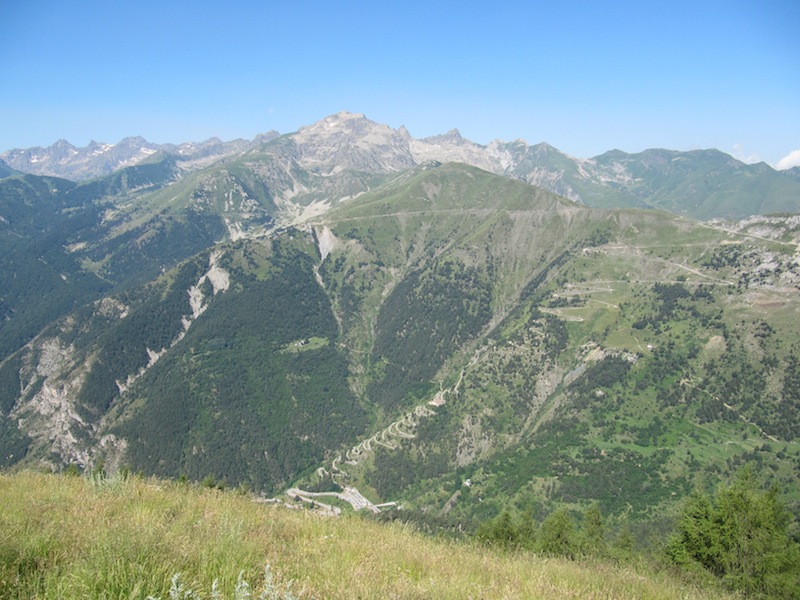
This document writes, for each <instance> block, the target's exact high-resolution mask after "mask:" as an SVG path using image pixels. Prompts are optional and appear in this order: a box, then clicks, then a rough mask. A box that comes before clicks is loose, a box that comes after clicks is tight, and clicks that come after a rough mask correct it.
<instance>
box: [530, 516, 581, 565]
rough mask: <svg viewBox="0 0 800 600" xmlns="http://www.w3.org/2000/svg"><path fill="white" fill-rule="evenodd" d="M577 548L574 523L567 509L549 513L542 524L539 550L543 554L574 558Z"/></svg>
mask: <svg viewBox="0 0 800 600" xmlns="http://www.w3.org/2000/svg"><path fill="white" fill-rule="evenodd" d="M577 546H578V544H577V540H576V534H575V521H574V520H573V519H572V516H571V515H570V514H569V512H568V511H567V509H565V508H561V509H559V510H557V511H555V512H553V513H550V515H548V517H547V518H546V519H545V520H544V521H543V522H542V529H541V531H540V534H539V550H540V551H541V552H543V553H545V554H552V555H555V556H566V557H569V558H574V557H575V554H576V551H577Z"/></svg>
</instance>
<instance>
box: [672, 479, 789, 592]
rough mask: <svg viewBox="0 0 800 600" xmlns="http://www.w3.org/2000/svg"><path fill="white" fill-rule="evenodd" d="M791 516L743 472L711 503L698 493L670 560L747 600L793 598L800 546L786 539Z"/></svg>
mask: <svg viewBox="0 0 800 600" xmlns="http://www.w3.org/2000/svg"><path fill="white" fill-rule="evenodd" d="M790 520H791V519H790V515H789V513H788V511H787V510H786V508H785V506H784V504H783V502H782V501H781V500H780V498H779V496H778V492H777V490H776V489H775V488H772V489H770V490H767V491H764V490H761V489H759V486H758V485H757V482H756V479H755V476H754V473H753V470H752V469H751V468H745V469H743V470H742V471H741V472H740V473H739V475H738V476H737V478H736V480H735V481H734V483H733V484H732V485H730V486H725V487H722V488H721V489H720V490H719V491H718V492H717V495H716V497H715V498H714V499H713V500H712V499H710V498H709V497H708V496H707V495H706V494H703V493H697V494H695V495H694V496H693V497H692V498H691V499H690V500H689V502H688V503H687V505H686V507H685V508H684V510H683V514H682V515H681V519H680V522H679V523H678V526H677V530H676V532H675V534H674V535H673V537H672V539H671V540H670V542H669V544H668V547H667V553H668V555H669V556H670V558H671V559H672V560H673V561H674V562H676V563H678V564H680V565H682V566H684V567H687V568H689V569H694V570H697V569H704V570H706V571H709V572H711V573H713V574H714V575H716V576H717V577H720V578H721V579H722V580H723V581H725V583H726V584H727V585H728V586H729V587H731V588H733V589H737V590H741V591H744V592H746V593H748V594H765V595H768V596H771V597H776V598H792V597H795V598H796V597H797V590H800V545H798V544H797V542H796V541H794V540H792V538H791V536H790V535H789V524H790Z"/></svg>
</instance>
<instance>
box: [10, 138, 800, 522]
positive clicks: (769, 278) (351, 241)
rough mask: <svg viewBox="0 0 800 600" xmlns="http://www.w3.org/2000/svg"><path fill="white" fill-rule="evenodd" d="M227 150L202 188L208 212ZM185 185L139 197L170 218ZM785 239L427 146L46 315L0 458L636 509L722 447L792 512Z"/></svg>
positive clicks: (21, 377) (448, 505) (414, 500)
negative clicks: (426, 151)
mask: <svg viewBox="0 0 800 600" xmlns="http://www.w3.org/2000/svg"><path fill="white" fill-rule="evenodd" d="M288 143H290V142H289V141H288V140H286V139H281V138H279V139H277V140H274V141H273V142H271V144H272V146H271V147H273V148H274V147H276V145H279V144H288ZM263 151H264V152H266V150H263ZM254 156H256V154H253V156H251V157H250V158H248V159H247V160H248V161H250V162H251V163H253V161H255V158H253V157H254ZM242 160H244V159H242ZM259 160H260V159H259ZM256 162H257V161H256ZM242 164H244V163H242ZM264 164H267V163H264ZM269 164H273V163H269ZM240 166H241V165H240V164H239V163H236V162H235V161H234V162H232V163H230V164H227V165H225V167H224V168H222V167H219V168H218V169H217V170H216V171H213V177H219V179H213V177H212V175H209V173H211V172H206V174H205V175H204V177H206V179H202V181H205V182H206V183H207V184H208V185H206V187H204V188H202V189H204V190H206V191H207V193H205V194H204V195H202V199H203V200H204V201H207V203H209V205H211V204H214V203H217V205H218V208H219V207H220V206H221V207H222V208H224V207H225V202H226V197H225V195H224V194H222V195H219V194H217V192H219V193H220V194H221V192H220V190H222V189H223V187H224V186H223V179H224V178H228V179H227V180H228V181H230V180H232V179H231V178H238V179H237V181H239V182H242V181H245V180H246V178H247V177H249V175H247V173H252V172H254V171H253V170H252V169H251V170H250V171H248V170H237V169H239V168H240ZM265 168H266V167H265ZM242 169H243V167H242ZM281 172H282V173H289V172H290V171H281ZM318 176H319V177H320V178H321V177H322V175H319V174H318ZM387 177H388V176H386V175H383V176H381V178H382V179H386V178H387ZM212 179H213V182H214V185H216V186H217V187H216V188H215V187H214V185H212V184H211V183H209V182H211V181H212ZM378 179H379V178H377V177H376V178H374V179H370V180H369V183H370V184H375V183H378ZM200 181H201V177H200V175H197V176H196V177H195V176H187V177H186V178H185V179H184V180H183V181H182V182H181V183H180V186H181V187H178V188H174V189H172V188H164V189H162V190H160V191H155V192H152V194H151V195H150V196H148V198H150V199H151V202H152V203H153V205H159V202H160V201H158V202H157V201H156V198H161V199H162V200H163V199H165V198H167V196H169V198H168V199H170V200H174V203H173V204H172V205H171V207H172V208H171V209H170V210H171V211H172V212H169V211H168V214H169V215H171V218H174V219H178V217H176V216H175V215H183V214H194V213H192V212H189V213H184V212H181V211H185V210H189V207H191V206H196V203H192V202H191V201H190V199H191V198H192V194H194V193H195V191H196V190H198V189H201V187H202V186H200V187H198V186H199V184H200ZM359 181H361V184H359V185H360V186H361V189H363V187H364V186H365V185H366V182H367V178H366V176H364V179H361V180H359ZM358 187H359V186H356V188H358ZM243 189H244V188H243ZM248 189H249V190H250V191H248V192H247V196H248V197H250V198H252V197H255V196H256V195H257V194H256V192H255V191H253V190H252V189H250V188H248ZM298 189H299V188H298ZM309 189H310V188H309ZM354 189H355V188H354ZM191 190H195V191H191ZM215 190H216V191H215ZM262 191H263V194H262V195H263V203H262V204H261V206H262V208H263V207H266V208H264V210H265V211H267V212H268V210H277V209H278V208H279V205H280V202H276V201H275V199H276V198H277V196H276V195H274V194H273V195H269V194H268V191H269V190H262ZM184 192H185V193H184ZM212 192H213V193H212ZM259 193H261V192H259ZM309 193H310V192H309ZM233 196H236V197H237V198H239V197H241V196H242V195H241V194H239V195H238V196H237V195H236V194H233ZM233 196H229V197H228V200H227V201H228V202H231V200H230V198H231V197H233ZM259 197H260V196H259ZM268 197H269V198H272V200H273V203H272V204H268V203H267V198H268ZM198 198H199V197H198ZM306 200H307V201H308V202H309V203H310V204H312V205H313V203H314V201H315V197H312V196H308V197H307V198H306ZM267 209H268V210H267ZM147 210H149V209H147V205H146V204H144V205H143V208H142V211H143V213H142V214H145V213H147ZM210 212H211V214H218V213H214V212H213V211H210ZM147 214H150V213H147ZM265 214H266V213H265ZM153 218H155V217H153ZM209 218H210V217H209ZM259 218H260V217H259ZM265 218H266V217H265ZM183 219H184V217H181V219H179V220H180V222H185V221H184V220H183ZM216 222H217V223H218V224H219V223H221V224H222V226H223V227H224V230H227V231H228V232H229V233H230V232H231V231H236V228H235V227H234V228H231V223H226V222H225V219H224V215H223V216H222V217H219V218H218V219H217V221H216ZM265 222H266V221H265ZM205 231H208V229H206V230H205ZM231 237H237V236H231ZM797 238H798V222H797V219H796V218H795V219H792V218H777V217H775V218H761V219H754V220H753V221H752V222H751V223H750V224H749V225H742V226H741V227H740V228H739V229H738V230H737V231H733V230H732V229H729V230H723V229H720V228H712V227H710V226H707V225H699V224H696V223H693V222H690V221H687V220H685V219H681V218H678V217H675V216H674V215H669V214H666V213H662V212H655V211H637V210H632V209H631V210H619V209H617V210H611V209H609V210H596V209H590V208H587V207H584V206H581V205H578V204H575V203H573V202H570V201H568V200H565V199H563V198H561V197H559V196H556V195H553V194H551V193H549V192H546V191H543V190H542V189H539V188H536V187H533V186H530V185H528V184H526V183H523V182H520V181H516V180H511V179H508V178H504V177H500V176H497V175H492V174H490V173H488V172H486V171H482V170H480V169H477V168H474V167H469V166H465V165H462V164H454V163H449V164H439V163H426V164H423V165H421V166H418V167H416V168H413V169H411V170H407V171H403V172H402V173H400V174H397V175H395V176H394V177H393V178H392V179H390V180H389V181H387V182H386V183H383V184H382V185H380V186H378V187H375V189H373V190H372V191H369V192H367V193H363V194H361V195H359V196H357V197H355V198H352V199H350V200H347V201H345V202H341V203H339V204H338V205H336V206H334V207H333V208H331V209H330V210H327V211H326V212H324V213H323V214H321V215H320V216H317V217H313V216H311V217H308V218H307V219H306V221H305V224H304V225H302V227H301V228H286V229H283V230H276V231H273V232H272V233H271V234H270V235H269V236H264V235H262V236H260V237H258V238H255V239H251V238H248V237H244V238H242V239H237V240H236V241H231V242H226V243H221V244H216V245H213V246H211V247H210V249H205V250H202V251H201V252H200V253H199V254H194V255H192V257H191V258H189V259H188V260H186V261H184V262H181V263H180V264H179V266H177V267H176V268H167V269H165V272H164V273H163V274H162V275H160V276H159V277H158V278H157V279H155V280H153V281H150V282H149V283H147V284H146V285H134V284H128V285H127V286H126V287H125V289H124V291H120V290H119V289H117V290H116V291H115V292H114V293H113V294H110V295H102V297H100V296H101V294H98V296H97V298H93V299H91V300H92V301H91V302H89V303H88V304H86V305H84V306H83V307H81V308H79V309H78V310H76V311H73V312H70V313H69V315H68V316H67V317H64V318H60V319H59V320H57V321H56V322H55V323H54V324H52V325H50V326H49V327H47V328H45V329H44V330H43V331H41V333H39V335H38V336H37V337H36V339H35V340H34V341H33V342H31V343H29V344H27V345H26V346H25V347H24V348H23V349H22V350H20V351H18V352H15V353H13V354H11V355H10V356H9V357H8V358H6V359H5V360H4V361H3V363H2V365H1V366H0V378H2V381H3V392H2V394H3V395H2V402H0V408H1V409H2V414H3V421H2V423H3V428H4V429H3V430H2V432H0V434H1V435H2V440H3V446H2V455H1V456H0V458H2V460H3V461H4V463H5V464H11V463H16V462H19V461H20V460H22V461H23V462H28V463H35V462H38V461H42V462H47V463H50V464H53V465H56V466H58V465H63V464H66V463H69V462H73V461H74V462H79V463H81V464H84V465H92V464H97V463H98V462H99V461H101V460H103V461H105V462H106V465H107V466H108V468H113V467H117V466H128V467H130V468H132V469H135V470H142V471H144V472H148V473H154V474H158V475H164V476H174V477H179V476H181V475H186V476H187V477H189V478H192V479H197V480H200V479H203V478H207V477H210V478H212V479H213V480H215V481H222V480H224V481H225V482H226V483H228V484H230V485H236V484H240V483H247V484H248V485H250V486H251V487H254V488H257V489H260V490H264V491H267V492H270V493H274V492H278V491H281V490H282V489H285V487H287V486H289V485H290V484H292V483H297V482H299V483H300V484H302V485H305V486H317V487H318V488H321V487H326V486H327V487H332V486H333V485H334V484H336V485H345V484H346V485H352V486H356V487H357V488H358V489H359V490H360V491H361V492H362V493H363V494H365V495H366V496H367V497H368V498H369V499H371V500H372V501H373V502H375V503H378V502H379V501H401V502H403V504H404V506H405V507H406V511H405V514H409V515H414V516H416V518H419V519H430V520H436V521H438V522H440V523H442V524H453V525H454V526H457V525H460V526H462V527H465V528H470V527H475V526H476V525H477V523H478V522H479V521H481V520H486V519H488V518H492V517H494V516H495V515H497V514H499V513H500V511H501V510H502V508H505V507H512V508H514V509H515V510H518V511H520V512H525V511H529V512H531V513H532V514H534V515H536V516H537V518H539V517H542V516H543V515H546V514H548V513H549V512H550V510H551V509H552V508H553V506H555V505H566V506H568V507H570V508H575V509H581V508H583V507H584V506H585V505H588V503H592V502H597V503H598V504H599V505H600V506H601V508H602V509H603V511H604V512H605V513H609V514H614V515H622V514H629V515H633V516H634V517H635V518H637V519H648V520H653V519H656V518H660V517H663V516H665V515H668V514H669V511H670V510H671V509H670V507H671V506H673V505H674V502H675V500H676V499H677V498H679V497H681V496H683V495H685V494H687V493H689V492H690V491H691V489H692V488H693V487H694V486H695V485H701V486H704V485H711V484H713V483H714V482H716V481H718V480H719V478H720V476H721V475H724V474H725V473H727V472H731V471H733V470H735V469H736V468H737V466H738V465H739V464H741V463H743V462H756V463H757V464H759V465H761V466H763V467H764V468H765V469H768V471H769V473H771V474H772V476H773V478H774V479H775V480H777V481H778V482H779V483H780V485H781V486H782V487H783V488H785V490H786V491H787V493H788V494H789V495H790V497H791V498H793V499H794V500H795V501H796V500H797V498H798V497H800V485H798V476H797V473H798V472H800V471H798V467H800V462H798V461H799V459H798V447H797V444H796V442H797V436H798V433H797V432H798V430H799V429H800V427H798V424H799V423H800V383H798V382H800V367H798V339H800V337H798V336H799V335H800V331H798V328H799V327H800V319H798V316H799V315H798V309H799V307H798V300H797V298H798V294H797V291H798V280H799V277H800V273H799V271H800V267H798V260H797V241H798V239H797ZM146 239H150V238H146ZM145 247H146V246H145ZM132 256H135V255H132ZM409 414H413V415H414V417H413V418H406V415H409ZM399 422H402V425H398V423H399ZM379 432H386V433H385V434H382V436H379V437H377V438H375V437H374V436H375V434H376V433H379ZM369 439H376V440H377V441H376V443H373V444H364V443H362V442H364V441H365V440H369ZM378 442H380V443H378ZM332 463H335V465H336V466H335V468H334V465H333V464H332ZM319 467H322V469H319ZM331 477H333V479H331Z"/></svg>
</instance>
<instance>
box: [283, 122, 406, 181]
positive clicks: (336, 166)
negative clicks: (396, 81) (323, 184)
mask: <svg viewBox="0 0 800 600" xmlns="http://www.w3.org/2000/svg"><path fill="white" fill-rule="evenodd" d="M292 139H293V141H294V143H295V144H296V145H297V148H298V149H299V161H298V162H299V163H300V164H301V165H303V166H305V167H306V168H310V169H316V170H319V171H320V172H322V173H324V174H329V175H334V174H336V173H337V172H339V171H341V170H343V169H352V170H356V171H366V172H372V173H390V172H397V171H402V170H404V169H409V168H411V167H413V166H415V164H416V162H415V160H414V157H413V156H412V154H411V151H410V148H409V140H408V138H407V137H406V136H404V135H403V134H402V133H401V132H399V131H396V130H394V129H392V128H391V127H389V126H388V125H381V124H379V123H375V122H374V121H370V120H369V119H367V118H366V117H365V116H364V115H357V114H352V113H349V112H340V113H337V114H335V115H331V116H330V117H327V118H325V119H323V120H321V121H318V122H316V123H314V124H313V125H308V126H307V127H302V128H301V129H300V131H298V132H297V133H296V134H294V136H292Z"/></svg>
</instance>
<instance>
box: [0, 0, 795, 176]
mask: <svg viewBox="0 0 800 600" xmlns="http://www.w3.org/2000/svg"><path fill="white" fill-rule="evenodd" d="M0 74H1V76H0V151H3V150H8V149H11V148H27V147H32V146H48V145H50V144H52V143H54V142H55V141H56V140H58V139H67V140H68V141H70V142H71V143H72V144H74V145H76V146H84V145H86V144H87V143H89V141H90V140H96V141H100V142H107V143H112V144H113V143H116V142H118V141H120V140H121V139H122V138H124V137H126V136H134V135H141V136H144V137H145V138H147V139H148V140H149V141H151V142H155V143H167V142H170V143H181V142H185V141H201V140H204V139H207V138H209V137H212V136H216V137H220V138H222V139H224V140H230V139H235V138H246V139H251V138H253V137H255V135H257V134H258V133H263V132H266V131H269V130H277V131H279V132H280V133H290V132H292V131H296V130H297V129H299V128H300V127H301V126H303V125H307V124H310V123H313V122H315V121H317V120H319V119H322V118H324V117H326V116H328V115H330V114H333V113H336V112H339V111H341V110H347V111H350V112H354V113H363V114H365V115H366V116H367V117H368V118H370V119H372V120H373V121H377V122H379V123H386V124H388V125H390V126H391V127H394V128H398V127H400V126H401V125H405V126H406V128H407V129H408V130H409V132H410V133H411V135H413V136H414V137H418V138H419V137H425V136H429V135H436V134H439V133H444V132H446V131H448V130H450V129H453V128H457V129H459V131H460V132H461V134H462V135H463V136H464V137H466V138H468V139H471V140H472V141H474V142H477V143H481V144H486V143H488V142H490V141H491V140H493V139H501V140H505V141H510V140H514V139H518V138H522V139H524V140H526V141H527V142H528V143H531V144H534V143H538V142H547V143H549V144H551V145H553V146H555V147H556V148H558V149H559V150H561V151H562V152H566V153H567V154H570V155H572V156H576V157H580V158H589V157H592V156H596V155H599V154H602V153H603V152H605V151H607V150H611V149H620V150H624V151H626V152H639V151H642V150H644V149H647V148H669V149H674V150H692V149H697V148H718V149H720V150H722V151H724V152H728V153H729V154H731V155H733V156H735V157H736V158H739V159H740V160H743V161H745V162H758V161H765V162H767V163H769V164H771V165H773V166H779V165H780V166H781V167H784V168H785V167H788V166H793V165H795V164H797V165H800V1H798V0H725V1H716V0H709V1H704V0H692V1H684V0H671V1H661V0H650V1H642V0H638V1H636V2H632V1H621V0H592V1H585V0H572V1H569V2H553V1H552V0H550V1H548V2H538V1H531V0H529V1H527V2H517V1H513V0H511V1H502V0H501V1H495V2H472V1H469V0H462V1H460V2H436V1H435V0H427V1H426V2H418V1H417V0H409V1H406V2H391V3H380V2H366V1H365V2H349V1H347V0H339V1H337V2H331V1H324V2H323V1H313V2H303V1H301V0H297V1H295V2H276V1H272V0H258V1H249V0H244V1H236V0H228V1H226V2H212V1H207V0H192V1H183V0H176V1H171V0H158V1H155V0H136V1H134V0H102V1H94V0H71V1H70V2H61V1H59V0H47V1H45V0H0Z"/></svg>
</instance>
